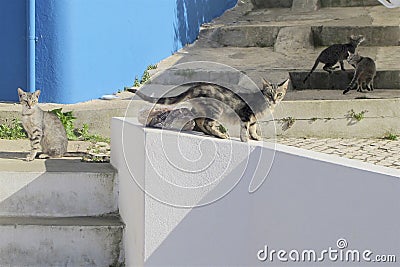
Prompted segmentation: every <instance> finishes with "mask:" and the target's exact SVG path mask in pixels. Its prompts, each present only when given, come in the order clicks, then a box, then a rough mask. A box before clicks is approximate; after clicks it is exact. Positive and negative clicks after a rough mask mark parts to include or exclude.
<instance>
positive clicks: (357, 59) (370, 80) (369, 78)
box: [343, 53, 376, 94]
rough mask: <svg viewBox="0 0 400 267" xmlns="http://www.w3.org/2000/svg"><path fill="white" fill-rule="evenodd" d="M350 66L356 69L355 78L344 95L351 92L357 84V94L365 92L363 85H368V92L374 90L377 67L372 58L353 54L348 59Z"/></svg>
mask: <svg viewBox="0 0 400 267" xmlns="http://www.w3.org/2000/svg"><path fill="white" fill-rule="evenodd" d="M347 61H348V62H349V64H351V65H353V66H354V67H355V71H354V76H353V79H352V80H351V82H350V84H349V85H348V86H347V88H346V89H345V90H344V91H343V94H346V93H347V92H349V91H350V90H351V89H352V88H353V87H354V85H355V84H356V83H357V92H362V91H363V88H362V86H363V84H364V83H365V84H366V87H367V90H368V91H373V90H374V78H375V75H376V65H375V62H374V60H373V59H372V58H369V57H363V56H360V55H359V54H358V53H355V54H351V53H349V56H348V58H347Z"/></svg>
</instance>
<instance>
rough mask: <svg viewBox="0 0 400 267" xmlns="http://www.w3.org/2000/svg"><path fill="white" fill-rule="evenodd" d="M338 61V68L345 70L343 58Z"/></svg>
mask: <svg viewBox="0 0 400 267" xmlns="http://www.w3.org/2000/svg"><path fill="white" fill-rule="evenodd" d="M339 63H340V69H341V70H342V71H346V70H345V69H344V63H343V60H340V61H339Z"/></svg>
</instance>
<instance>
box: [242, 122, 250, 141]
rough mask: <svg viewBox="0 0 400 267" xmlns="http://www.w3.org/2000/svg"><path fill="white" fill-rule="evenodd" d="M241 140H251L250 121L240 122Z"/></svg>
mask: <svg viewBox="0 0 400 267" xmlns="http://www.w3.org/2000/svg"><path fill="white" fill-rule="evenodd" d="M240 140H241V141H242V142H247V141H249V122H248V121H246V122H244V121H242V122H241V123H240Z"/></svg>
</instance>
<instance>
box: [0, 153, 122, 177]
mask: <svg viewBox="0 0 400 267" xmlns="http://www.w3.org/2000/svg"><path fill="white" fill-rule="evenodd" d="M25 158H26V153H20V152H0V173H5V172H17V173H44V172H51V173H65V172H79V173H109V174H113V173H115V169H114V168H113V167H112V165H111V164H110V163H86V162H82V161H81V160H80V159H79V158H61V159H35V160H34V161H31V162H27V161H25V160H24V159H25Z"/></svg>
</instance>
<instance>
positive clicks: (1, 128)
mask: <svg viewBox="0 0 400 267" xmlns="http://www.w3.org/2000/svg"><path fill="white" fill-rule="evenodd" d="M26 137H27V135H26V132H25V130H24V128H23V127H22V123H21V122H20V121H19V120H18V119H13V120H12V121H11V122H10V123H7V122H6V123H4V124H0V139H11V140H15V139H22V138H26Z"/></svg>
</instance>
